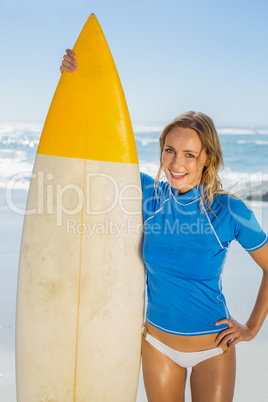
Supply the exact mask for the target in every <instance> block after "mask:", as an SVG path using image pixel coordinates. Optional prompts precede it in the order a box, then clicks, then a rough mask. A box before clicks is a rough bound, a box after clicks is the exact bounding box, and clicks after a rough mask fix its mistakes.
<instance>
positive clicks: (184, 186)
mask: <svg viewBox="0 0 268 402" xmlns="http://www.w3.org/2000/svg"><path fill="white" fill-rule="evenodd" d="M201 147H202V144H201V141H200V138H199V136H198V134H197V133H196V131H194V130H193V129H191V128H181V127H173V128H172V129H171V130H170V131H169V132H168V134H167V136H166V138H165V145H164V148H163V152H162V164H163V168H164V171H165V174H166V177H167V180H168V182H169V184H170V185H171V187H174V188H175V189H177V190H179V193H180V194H184V193H186V192H188V191H190V190H191V189H192V188H193V187H195V186H196V185H197V184H198V183H199V182H200V180H201V177H202V171H203V168H204V166H208V163H209V159H208V157H207V154H206V152H205V150H202V152H201V154H200V151H201ZM199 154H200V156H199ZM198 156H199V158H198Z"/></svg>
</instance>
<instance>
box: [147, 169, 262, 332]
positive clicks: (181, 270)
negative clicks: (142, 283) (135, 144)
mask: <svg viewBox="0 0 268 402" xmlns="http://www.w3.org/2000/svg"><path fill="white" fill-rule="evenodd" d="M141 184H142V193H143V218H144V245H143V259H144V263H145V267H146V274H147V275H146V277H147V279H146V282H147V298H148V305H147V311H146V319H147V320H148V322H149V323H150V324H152V325H154V326H155V327H157V328H159V329H161V330H163V331H165V332H169V333H172V334H178V335H185V336H196V335H206V334H213V333H217V332H220V331H221V330H223V329H225V328H228V326H227V325H226V324H223V325H218V326H217V325H215V322H216V321H218V320H220V319H223V318H227V319H231V316H230V313H229V311H228V308H227V306H226V301H225V297H224V295H223V294H222V273H223V267H224V262H225V259H226V256H227V253H228V249H229V245H230V243H231V242H232V240H237V241H238V242H239V243H240V244H241V246H242V247H243V248H244V249H245V250H247V251H253V250H257V249H258V248H260V247H262V246H263V245H264V244H265V243H266V242H267V241H268V239H267V236H266V234H265V233H264V231H263V230H262V228H261V227H260V225H259V223H258V221H257V220H256V218H255V215H254V213H253V211H251V210H250V209H249V208H248V207H247V206H246V205H245V204H244V202H243V201H242V200H241V199H237V198H236V197H233V196H231V195H229V194H215V195H214V197H213V203H212V205H211V209H212V211H213V212H214V214H215V215H216V217H215V215H213V214H212V213H211V212H208V208H207V207H206V209H205V211H204V210H203V211H201V210H200V200H201V202H202V206H203V207H204V202H203V201H202V197H201V196H200V194H201V184H200V183H199V184H198V185H197V186H196V187H194V188H193V189H191V190H190V191H188V192H187V193H185V194H180V195H179V194H178V193H177V192H176V190H175V189H174V188H173V187H171V186H170V185H169V183H168V182H163V181H161V182H159V183H158V187H157V193H158V197H159V198H158V201H157V199H156V195H155V190H154V179H153V178H152V177H150V176H148V175H147V174H145V173H141Z"/></svg>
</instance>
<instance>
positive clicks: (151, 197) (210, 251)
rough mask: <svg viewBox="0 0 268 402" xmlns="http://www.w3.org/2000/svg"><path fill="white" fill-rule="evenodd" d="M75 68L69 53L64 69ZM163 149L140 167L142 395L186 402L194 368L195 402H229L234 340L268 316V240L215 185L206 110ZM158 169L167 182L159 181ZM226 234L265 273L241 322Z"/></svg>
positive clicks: (181, 123)
mask: <svg viewBox="0 0 268 402" xmlns="http://www.w3.org/2000/svg"><path fill="white" fill-rule="evenodd" d="M76 68H77V62H76V60H75V55H74V53H73V52H72V51H71V50H70V49H68V50H67V54H66V55H65V56H64V60H63V62H62V65H61V67H60V70H61V72H62V71H64V70H65V71H69V72H74V71H75V70H76ZM160 151H161V152H160V168H159V171H158V174H157V178H156V180H155V181H154V179H153V178H151V177H150V176H148V175H146V174H143V173H141V183H142V191H143V215H144V253H143V255H144V262H145V266H146V272H147V296H148V306H147V311H146V322H145V324H144V327H143V340H142V367H143V375H144V384H145V388H146V393H147V397H148V401H149V402H162V401H163V402H173V401H174V402H175V401H176V402H182V401H184V392H185V381H186V374H187V367H192V371H191V377H190V385H191V393H192V401H194V402H203V401H204V402H229V401H232V400H233V393H234V384H235V369H236V359H235V345H236V344H237V343H238V342H241V341H249V340H251V339H253V338H254V337H255V336H256V335H257V333H258V332H259V330H260V328H261V326H262V324H263V322H264V320H265V317H266V315H267V312H268V243H267V242H268V238H267V236H266V234H265V233H264V231H263V230H262V229H261V227H260V225H259V224H258V222H257V220H256V218H255V216H254V214H253V212H252V211H251V210H250V209H249V208H248V207H247V206H246V205H245V203H244V202H243V201H242V200H240V199H239V198H237V197H236V196H234V195H232V194H229V193H226V192H224V191H223V190H221V182H220V179H219V177H218V172H219V170H220V168H221V166H222V164H223V159H222V152H221V146H220V142H219V138H218V134H217V131H216V129H215V126H214V124H213V121H212V120H211V119H210V118H209V117H208V116H206V115H204V114H203V113H195V112H186V113H183V114H182V115H180V116H179V117H178V118H177V119H175V120H174V121H173V122H171V123H170V124H169V125H168V126H167V127H166V128H165V129H164V130H163V132H162V134H161V136H160ZM162 170H163V171H164V173H165V175H166V178H167V182H163V181H159V178H160V174H161V171H162ZM232 240H237V241H238V242H239V243H240V244H241V245H242V247H243V248H245V250H247V251H248V252H249V254H250V255H251V257H252V258H253V259H254V260H255V261H256V263H257V264H258V265H259V266H260V267H261V268H262V270H263V278H262V282H261V285H260V290H259V293H258V297H257V300H256V303H255V306H254V309H253V311H252V313H251V315H250V317H249V319H248V321H247V322H246V324H245V325H242V324H240V323H238V322H237V321H236V320H235V319H233V318H232V317H231V316H230V313H229V311H228V308H227V306H226V302H225V298H224V296H223V294H222V291H221V277H222V272H223V267H224V262H225V259H226V256H227V253H228V248H229V245H230V243H231V241H232Z"/></svg>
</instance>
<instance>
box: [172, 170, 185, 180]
mask: <svg viewBox="0 0 268 402" xmlns="http://www.w3.org/2000/svg"><path fill="white" fill-rule="evenodd" d="M170 174H171V177H172V178H173V179H175V180H182V179H184V177H186V176H187V174H188V173H176V172H173V171H172V170H170Z"/></svg>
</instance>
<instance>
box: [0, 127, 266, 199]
mask: <svg viewBox="0 0 268 402" xmlns="http://www.w3.org/2000/svg"><path fill="white" fill-rule="evenodd" d="M164 127H165V123H162V124H161V123H158V124H148V123H146V124H145V123H137V124H134V125H133V128H134V133H135V138H136V144H137V151H138V157H139V163H140V169H141V171H143V172H145V173H148V174H151V175H152V176H154V175H155V174H156V172H157V170H158V165H159V141H158V138H159V135H160V133H161V131H162V129H163V128H164ZM217 129H218V133H219V137H220V141H221V145H222V151H223V156H224V169H223V170H222V171H221V172H220V173H219V177H220V179H221V181H222V183H223V188H224V189H225V190H228V191H232V192H234V193H239V194H242V193H243V196H245V197H249V196H250V194H253V195H254V193H256V190H257V189H258V187H259V186H260V185H262V187H263V199H265V200H267V201H268V164H267V158H268V129H267V128H265V127H263V128H246V127H244V128H237V127H236V128H231V127H218V128H217ZM41 131H42V124H38V123H36V124H31V123H29V124H27V123H2V124H1V123H0V188H1V187H2V188H5V187H6V185H7V183H8V186H9V188H11V186H12V188H14V189H23V190H27V189H28V187H29V181H30V174H31V170H32V166H33V162H34V158H35V154H36V150H37V146H38V142H39V138H40V134H41ZM255 195H256V194H255ZM255 198H256V197H255Z"/></svg>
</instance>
